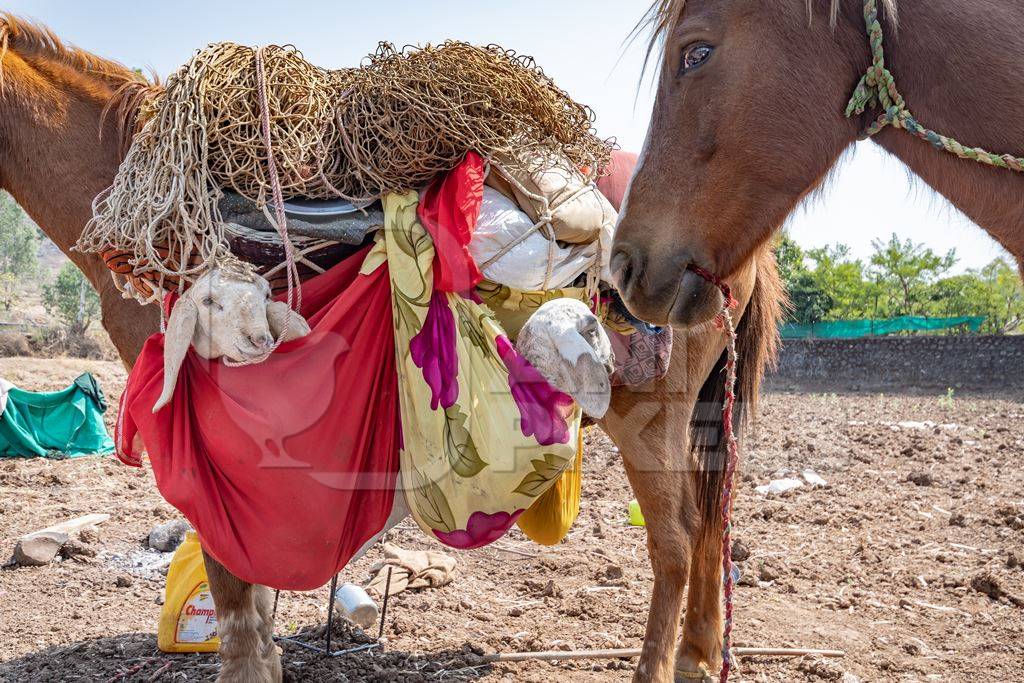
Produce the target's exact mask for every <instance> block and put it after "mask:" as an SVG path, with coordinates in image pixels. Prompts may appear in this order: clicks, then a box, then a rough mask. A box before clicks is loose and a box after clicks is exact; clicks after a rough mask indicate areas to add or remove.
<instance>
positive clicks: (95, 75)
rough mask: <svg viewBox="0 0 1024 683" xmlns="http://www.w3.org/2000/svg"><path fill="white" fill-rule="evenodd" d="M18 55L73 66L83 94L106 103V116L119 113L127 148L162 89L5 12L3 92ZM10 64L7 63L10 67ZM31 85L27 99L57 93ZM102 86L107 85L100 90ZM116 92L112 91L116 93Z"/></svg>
mask: <svg viewBox="0 0 1024 683" xmlns="http://www.w3.org/2000/svg"><path fill="white" fill-rule="evenodd" d="M9 53H13V54H17V55H18V56H19V57H21V58H22V59H23V60H26V59H45V60H48V61H49V62H52V63H56V64H60V65H62V66H65V67H67V68H68V69H69V70H70V71H71V72H72V73H75V74H78V75H79V76H81V77H82V78H81V79H80V82H79V83H78V85H80V86H81V87H80V90H81V91H82V92H84V93H85V94H87V95H88V96H90V97H93V98H94V99H97V100H99V101H101V102H103V104H104V107H103V114H102V118H103V119H106V117H107V116H108V114H110V113H114V115H115V116H116V123H117V126H118V130H119V132H120V135H121V137H122V141H121V146H122V148H123V149H124V150H126V149H127V146H128V145H130V143H131V137H132V135H134V133H135V126H136V119H137V114H138V111H139V107H140V106H141V105H142V103H143V102H145V101H146V100H148V99H149V98H150V97H152V96H153V95H154V94H155V93H156V92H158V91H159V90H160V83H159V79H157V78H156V76H155V75H153V76H152V78H151V79H147V78H146V77H145V76H143V75H142V74H141V73H139V72H137V71H133V70H131V69H129V68H128V67H126V66H125V65H123V64H121V63H120V62H116V61H114V60H112V59H106V58H104V57H100V56H98V55H95V54H93V53H91V52H88V51H86V50H83V49H81V48H79V47H76V46H73V45H69V44H67V43H65V42H64V41H62V40H61V39H60V38H59V37H58V36H57V35H56V34H55V33H54V32H53V31H52V30H50V29H49V28H48V27H47V26H44V25H43V24H40V23H36V22H33V21H29V20H26V19H22V18H20V17H16V16H14V15H13V14H11V13H10V12H0V94H2V93H4V91H5V89H6V88H5V86H6V85H7V80H8V79H9V78H11V77H12V76H13V73H12V72H13V70H14V67H13V65H11V64H10V63H9V62H10V59H9V58H8V54H9ZM5 62H7V63H6V64H5ZM26 83H28V85H29V87H27V88H24V89H22V90H21V91H20V92H21V95H22V96H23V97H25V96H31V94H30V93H32V94H35V95H36V96H40V95H46V94H49V95H52V94H53V93H54V89H53V88H52V86H50V87H48V85H47V84H46V83H45V82H42V81H41V80H40V79H38V78H33V79H27V80H26ZM97 85H102V86H104V87H99V88H98V87H96V86H97ZM111 91H112V92H111Z"/></svg>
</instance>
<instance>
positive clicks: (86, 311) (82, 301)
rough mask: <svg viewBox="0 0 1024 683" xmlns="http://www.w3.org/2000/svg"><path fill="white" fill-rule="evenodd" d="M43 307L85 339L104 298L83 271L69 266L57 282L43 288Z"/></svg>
mask: <svg viewBox="0 0 1024 683" xmlns="http://www.w3.org/2000/svg"><path fill="white" fill-rule="evenodd" d="M43 304H44V305H45V306H46V310H48V311H49V312H50V314H51V315H55V316H56V317H57V318H58V319H59V320H60V322H61V324H63V325H64V327H65V328H66V329H67V331H68V334H69V335H72V336H81V335H83V334H85V332H86V330H88V329H89V325H90V324H92V321H93V320H95V319H96V318H97V317H98V316H99V314H100V297H99V295H98V294H96V290H95V289H93V288H92V285H90V284H89V281H88V280H86V279H85V276H84V275H82V271H80V270H79V269H78V268H76V267H75V264H73V263H70V262H68V263H65V264H64V265H63V266H62V267H61V269H60V272H59V273H57V279H56V280H54V281H53V283H51V284H48V285H43Z"/></svg>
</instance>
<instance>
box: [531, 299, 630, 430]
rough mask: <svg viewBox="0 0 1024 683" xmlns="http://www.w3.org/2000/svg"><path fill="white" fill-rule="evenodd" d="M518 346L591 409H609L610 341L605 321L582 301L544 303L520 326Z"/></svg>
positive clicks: (590, 412)
mask: <svg viewBox="0 0 1024 683" xmlns="http://www.w3.org/2000/svg"><path fill="white" fill-rule="evenodd" d="M516 350H517V351H519V353H520V354H521V355H522V356H523V357H524V358H526V360H528V361H530V364H531V365H533V367H535V368H536V369H537V370H538V372H540V374H542V375H543V376H544V378H545V379H546V380H548V382H550V383H551V384H552V385H553V386H555V387H557V388H558V389H560V390H561V391H563V392H565V393H566V394H569V395H570V396H572V397H573V398H574V399H575V400H576V402H577V403H578V404H579V405H580V407H581V408H582V409H583V412H585V413H586V414H587V415H590V416H591V417H594V418H600V417H603V416H604V414H605V413H606V412H607V411H608V404H609V402H610V401H611V392H612V388H611V373H612V371H613V370H614V369H615V365H614V356H613V355H612V346H611V342H610V341H609V339H608V334H607V333H606V332H605V331H604V327H602V326H601V321H600V320H598V319H597V316H595V315H594V314H593V313H591V311H590V309H589V308H587V305H586V304H584V303H583V302H582V301H579V300H577V299H567V298H566V299H553V300H551V301H548V302H547V303H545V304H543V305H542V306H541V307H540V308H538V309H537V311H536V312H535V313H534V314H533V315H531V316H530V319H529V320H527V321H526V324H525V325H523V328H522V329H521V330H520V331H519V337H518V338H517V339H516Z"/></svg>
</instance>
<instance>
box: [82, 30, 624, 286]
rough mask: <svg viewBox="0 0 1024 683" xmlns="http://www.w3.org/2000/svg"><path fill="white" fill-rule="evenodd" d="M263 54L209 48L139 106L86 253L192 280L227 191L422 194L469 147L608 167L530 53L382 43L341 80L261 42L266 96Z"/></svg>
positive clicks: (604, 154) (257, 196)
mask: <svg viewBox="0 0 1024 683" xmlns="http://www.w3.org/2000/svg"><path fill="white" fill-rule="evenodd" d="M256 54H257V50H256V49H254V48H251V47H246V46H242V45H237V44H234V43H216V44H213V45H210V46H209V47H207V48H206V49H204V50H201V51H199V52H197V53H196V54H195V56H194V57H193V58H192V59H191V60H190V61H189V62H188V63H187V64H185V65H184V66H182V67H181V68H180V69H179V70H178V71H177V72H176V73H175V74H174V75H172V76H171V77H170V78H169V79H168V80H167V84H166V86H165V88H164V89H163V90H162V91H161V92H159V93H157V94H156V95H155V96H154V97H153V98H152V99H151V100H149V101H148V102H146V103H145V104H144V105H143V107H142V110H141V112H140V115H139V122H140V126H141V128H140V129H139V131H138V132H137V134H136V135H135V137H134V139H133V141H132V145H131V147H130V149H129V151H128V153H127V156H126V157H125V160H124V162H123V163H122V164H121V168H120V170H119V172H118V174H117V177H116V178H115V180H114V183H113V185H112V186H111V187H110V188H108V189H107V190H106V191H105V192H104V193H102V194H101V195H100V196H99V197H97V199H96V201H95V203H94V206H93V218H92V220H91V221H90V222H89V224H88V225H87V226H86V228H85V230H84V232H83V234H82V237H81V239H80V240H79V243H78V248H79V249H80V250H82V251H89V252H104V251H107V250H110V249H117V250H124V251H125V252H127V253H128V254H130V258H129V259H128V260H129V262H130V265H131V267H132V269H133V273H134V274H135V275H137V276H139V275H141V276H147V277H149V278H150V279H154V280H158V281H159V282H160V283H161V284H162V283H163V282H164V280H167V281H169V282H171V283H185V282H187V281H189V280H192V279H194V277H195V276H196V274H198V273H199V272H201V271H202V270H203V269H205V268H207V267H209V265H210V264H212V263H214V262H217V261H219V260H222V259H224V258H225V257H228V254H229V252H228V248H227V243H226V240H225V235H224V229H223V226H222V225H221V217H220V214H219V212H218V209H217V201H218V199H219V198H220V196H221V191H222V190H226V189H230V190H233V191H235V192H237V193H239V194H240V195H242V196H244V197H246V198H247V199H249V200H251V201H254V202H255V203H256V204H257V205H258V206H260V207H267V206H268V205H272V204H273V203H274V202H273V189H274V185H275V184H277V185H278V186H279V189H280V193H281V195H282V196H283V197H284V199H289V198H294V197H308V198H320V199H325V198H338V197H340V198H344V199H349V200H362V199H371V198H376V197H379V196H380V195H382V194H384V193H386V192H391V191H395V192H401V191H405V190H409V189H418V188H420V187H422V186H423V185H425V184H426V183H427V182H428V181H430V180H431V179H432V178H433V177H434V176H436V175H437V174H439V173H443V172H446V171H448V170H450V169H452V168H454V167H455V166H456V165H457V164H458V163H459V162H460V161H461V160H462V158H463V157H464V155H465V153H466V152H467V151H469V150H475V151H477V152H478V153H480V154H481V155H482V156H484V157H486V158H490V157H492V156H495V155H499V154H509V155H516V156H522V155H524V154H531V155H539V156H541V157H550V158H555V157H559V156H560V157H564V158H567V159H569V161H570V162H572V163H573V164H574V165H575V166H576V167H578V168H582V169H587V171H588V172H589V173H591V174H594V175H596V174H597V173H598V172H600V170H601V169H603V168H604V167H605V166H606V164H607V163H608V160H609V158H610V156H609V155H610V148H611V146H610V144H609V143H608V142H606V141H603V140H600V139H599V138H598V137H597V136H596V134H595V132H594V128H593V120H594V116H593V113H592V112H591V110H590V109H589V108H587V107H585V106H583V105H581V104H579V103H577V102H575V101H573V100H572V98H570V97H569V95H568V94H567V93H565V92H564V91H563V90H561V89H559V88H558V87H557V86H556V85H555V84H554V82H553V81H552V80H551V79H550V78H549V77H547V76H546V75H545V74H544V72H543V71H542V70H541V69H540V67H538V66H537V65H536V63H535V62H534V61H533V59H532V58H530V57H526V56H523V55H517V54H515V53H514V52H512V51H509V50H505V49H503V48H500V47H498V46H495V45H489V46H486V47H477V46H473V45H469V44H467V43H462V42H454V41H449V42H445V43H442V44H440V45H436V46H431V45H428V46H426V47H422V48H416V47H406V48H403V49H396V48H395V47H394V46H393V45H390V44H388V43H381V44H380V46H379V47H378V49H377V51H376V52H375V53H374V54H372V55H370V56H369V57H368V58H367V59H366V60H364V63H363V64H362V65H361V66H360V67H358V68H355V69H342V70H334V71H332V70H327V69H323V68H320V67H318V66H315V65H313V64H311V63H309V62H307V61H306V60H305V59H304V58H303V56H302V54H301V53H300V52H299V51H298V50H297V49H295V48H294V47H292V46H288V45H286V46H268V47H265V48H262V49H261V50H260V55H261V58H262V73H263V78H264V84H265V87H264V88H263V89H262V90H261V89H260V87H259V83H258V77H257V74H258V72H259V71H260V69H257V66H256V61H257V60H256ZM267 117H269V121H270V143H269V147H268V144H267V142H266V139H265V135H264V134H263V129H262V123H263V119H264V118H267ZM271 156H273V162H274V163H273V164H271V163H268V161H269V160H270V157H271ZM272 167H276V178H271V168H272Z"/></svg>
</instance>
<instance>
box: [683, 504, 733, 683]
mask: <svg viewBox="0 0 1024 683" xmlns="http://www.w3.org/2000/svg"><path fill="white" fill-rule="evenodd" d="M702 664H703V665H704V666H706V667H707V669H708V670H709V671H711V672H714V671H717V670H718V669H719V668H720V667H721V665H722V524H721V521H720V520H718V519H713V520H704V523H703V528H702V529H701V531H700V533H699V534H697V537H696V539H695V542H694V546H693V556H692V559H691V561H690V589H689V592H688V593H687V596H686V619H685V620H684V621H683V641H682V643H680V644H679V652H678V653H677V654H676V670H677V671H678V672H683V676H685V675H686V674H690V675H691V676H692V675H693V674H697V673H699V672H700V671H701V665H702Z"/></svg>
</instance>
